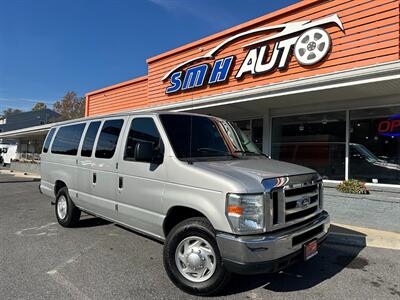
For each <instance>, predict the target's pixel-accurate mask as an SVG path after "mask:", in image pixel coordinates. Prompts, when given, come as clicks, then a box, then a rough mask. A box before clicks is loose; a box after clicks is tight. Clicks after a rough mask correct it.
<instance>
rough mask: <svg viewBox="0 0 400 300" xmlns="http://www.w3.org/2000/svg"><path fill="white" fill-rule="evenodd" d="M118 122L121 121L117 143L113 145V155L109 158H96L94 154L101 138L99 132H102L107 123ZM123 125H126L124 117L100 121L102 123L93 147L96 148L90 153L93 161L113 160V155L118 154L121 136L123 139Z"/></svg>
mask: <svg viewBox="0 0 400 300" xmlns="http://www.w3.org/2000/svg"><path fill="white" fill-rule="evenodd" d="M118 120H120V121H122V125H121V130H120V132H119V135H118V139H117V142H116V144H115V151H114V153H113V155H112V156H111V157H97V156H96V152H97V148H98V146H99V141H100V136H101V132H102V131H103V128H104V125H105V124H106V123H107V122H109V121H118ZM125 124H126V118H124V117H116V118H110V119H103V120H102V123H101V125H100V128H99V130H98V132H97V136H96V140H95V146H96V147H94V151H93V152H94V153H92V157H93V158H95V159H104V160H110V159H114V158H115V154H116V153H117V152H118V144H119V143H120V140H121V136H122V137H123V136H124V135H125V134H124V128H125Z"/></svg>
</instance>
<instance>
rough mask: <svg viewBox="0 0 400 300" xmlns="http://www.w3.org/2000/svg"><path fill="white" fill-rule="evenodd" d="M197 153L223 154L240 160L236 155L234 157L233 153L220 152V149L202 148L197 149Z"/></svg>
mask: <svg viewBox="0 0 400 300" xmlns="http://www.w3.org/2000/svg"><path fill="white" fill-rule="evenodd" d="M196 151H198V152H214V153H222V154H224V155H226V156H232V157H233V158H238V157H237V156H236V155H233V154H232V153H231V152H227V151H223V150H219V149H214V148H207V147H202V148H197V149H196Z"/></svg>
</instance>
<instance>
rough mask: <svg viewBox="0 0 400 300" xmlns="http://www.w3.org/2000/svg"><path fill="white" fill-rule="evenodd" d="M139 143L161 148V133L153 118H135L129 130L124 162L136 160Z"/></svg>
mask: <svg viewBox="0 0 400 300" xmlns="http://www.w3.org/2000/svg"><path fill="white" fill-rule="evenodd" d="M137 142H150V143H153V145H154V147H155V148H157V147H160V146H161V145H160V144H161V143H160V133H159V132H158V130H157V127H156V124H155V123H154V120H153V119H152V118H135V119H133V121H132V123H131V128H130V129H129V134H128V139H127V141H126V147H125V155H124V160H133V161H134V160H135V147H136V144H137Z"/></svg>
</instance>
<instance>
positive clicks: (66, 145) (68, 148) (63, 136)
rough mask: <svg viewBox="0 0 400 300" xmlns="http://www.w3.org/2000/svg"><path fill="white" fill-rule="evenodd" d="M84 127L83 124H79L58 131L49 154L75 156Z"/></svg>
mask: <svg viewBox="0 0 400 300" xmlns="http://www.w3.org/2000/svg"><path fill="white" fill-rule="evenodd" d="M85 125H86V124H85V123H81V124H75V125H69V126H64V127H61V128H60V129H58V132H57V135H56V137H55V139H54V142H53V146H52V147H51V153H54V154H63V155H76V154H77V153H78V147H79V142H80V140H81V137H82V133H83V130H84V129H85Z"/></svg>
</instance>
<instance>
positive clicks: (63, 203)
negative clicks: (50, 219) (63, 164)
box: [55, 187, 81, 227]
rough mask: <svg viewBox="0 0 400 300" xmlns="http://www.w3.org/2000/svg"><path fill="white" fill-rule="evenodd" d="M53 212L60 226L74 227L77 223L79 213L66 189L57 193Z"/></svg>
mask: <svg viewBox="0 0 400 300" xmlns="http://www.w3.org/2000/svg"><path fill="white" fill-rule="evenodd" d="M55 210H56V217H57V221H58V223H59V224H60V225H61V226H63V227H75V226H76V225H77V224H78V223H79V218H80V216H81V211H80V209H79V208H77V207H76V206H75V205H74V203H73V202H72V200H71V197H70V196H69V193H68V189H67V188H66V187H63V188H61V189H60V190H59V191H58V193H57V197H56V205H55Z"/></svg>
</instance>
